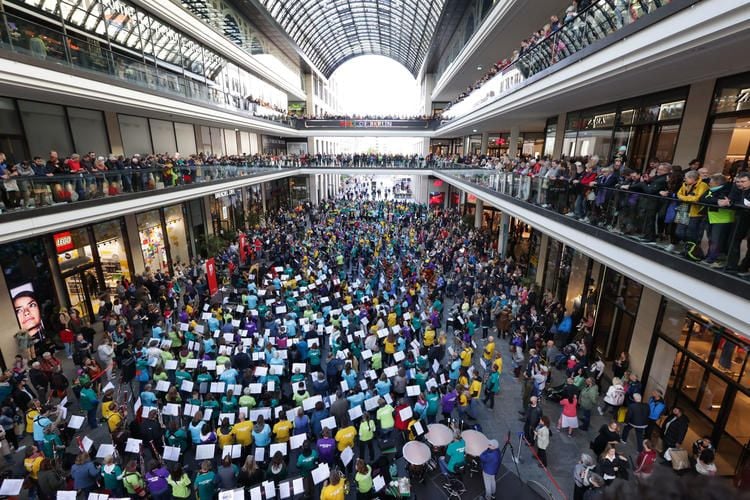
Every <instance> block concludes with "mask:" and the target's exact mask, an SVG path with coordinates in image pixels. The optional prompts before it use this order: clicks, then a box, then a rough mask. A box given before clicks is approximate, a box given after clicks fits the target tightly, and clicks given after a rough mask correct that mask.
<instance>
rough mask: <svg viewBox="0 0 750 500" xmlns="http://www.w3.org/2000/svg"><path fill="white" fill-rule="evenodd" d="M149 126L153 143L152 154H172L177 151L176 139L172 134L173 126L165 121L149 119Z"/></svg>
mask: <svg viewBox="0 0 750 500" xmlns="http://www.w3.org/2000/svg"><path fill="white" fill-rule="evenodd" d="M148 122H149V125H150V126H151V140H152V141H153V143H154V152H156V153H167V154H168V155H171V154H174V152H175V151H177V142H176V141H177V139H176V137H175V134H174V125H173V124H172V122H168V121H165V120H154V119H149V121H148Z"/></svg>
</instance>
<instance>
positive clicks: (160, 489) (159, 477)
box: [146, 460, 172, 500]
mask: <svg viewBox="0 0 750 500" xmlns="http://www.w3.org/2000/svg"><path fill="white" fill-rule="evenodd" d="M168 477H169V471H168V470H167V468H166V467H165V466H164V465H163V464H162V463H161V462H160V461H156V460H152V461H151V463H150V464H149V470H148V472H146V486H147V487H148V491H149V493H151V500H170V499H171V498H172V496H171V493H172V490H171V488H170V487H169V483H168V482H167V478H168Z"/></svg>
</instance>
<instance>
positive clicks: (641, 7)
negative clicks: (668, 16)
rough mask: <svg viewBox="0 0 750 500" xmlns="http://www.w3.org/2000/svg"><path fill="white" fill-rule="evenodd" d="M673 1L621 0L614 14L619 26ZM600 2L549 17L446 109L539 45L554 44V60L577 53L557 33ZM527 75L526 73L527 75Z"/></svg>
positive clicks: (578, 3)
mask: <svg viewBox="0 0 750 500" xmlns="http://www.w3.org/2000/svg"><path fill="white" fill-rule="evenodd" d="M670 1H671V0H635V1H632V2H628V1H624V0H618V1H615V2H608V3H612V4H613V5H612V6H611V7H612V8H613V9H614V11H615V12H614V13H615V15H616V16H618V23H617V24H618V25H623V24H627V23H628V22H630V21H632V20H635V19H638V17H640V16H641V15H642V13H643V12H651V11H652V10H654V9H655V8H659V7H661V6H663V5H666V4H668V3H669V2H670ZM594 3H597V0H573V2H572V3H571V5H570V6H568V8H567V9H566V10H565V13H564V14H563V16H557V15H552V16H550V18H549V22H548V23H547V24H545V25H544V26H543V27H542V28H541V29H540V30H538V31H534V32H533V33H531V35H530V36H529V37H528V38H526V39H524V40H522V41H521V44H520V46H519V47H518V48H517V49H516V50H514V51H513V54H512V55H511V56H510V57H509V58H504V59H501V60H499V61H498V62H496V63H495V64H493V65H492V66H491V67H490V68H489V70H488V71H487V72H486V73H485V74H484V75H483V76H482V77H481V78H479V79H478V80H477V81H476V82H474V84H472V85H470V86H468V87H466V89H465V90H463V91H462V92H461V93H460V94H458V96H456V98H455V99H453V100H452V101H451V102H450V103H449V104H448V105H447V106H446V107H445V109H444V110H443V111H447V110H448V109H450V107H451V106H454V105H456V104H457V103H459V102H461V101H463V100H464V99H466V98H467V97H468V96H469V95H470V94H471V93H472V92H474V91H475V90H478V89H479V88H481V87H482V86H483V85H484V84H485V83H486V82H488V81H489V80H491V79H492V78H493V77H494V76H495V75H497V74H499V73H502V72H503V71H504V70H505V69H507V68H508V67H510V66H512V65H513V64H515V63H516V62H517V61H518V60H519V59H520V58H521V57H523V55H524V54H526V53H528V52H529V51H531V50H532V49H534V48H535V47H537V46H539V45H540V44H543V43H549V44H550V50H549V54H550V58H551V59H550V63H551V64H554V63H555V62H557V61H559V60H561V59H563V58H564V57H566V55H568V54H569V53H571V52H573V51H572V50H571V49H572V48H573V47H567V46H566V45H565V43H564V42H562V41H554V40H553V39H552V37H553V35H554V34H555V33H557V32H558V31H559V30H560V29H561V28H562V27H563V26H565V25H568V24H570V23H573V22H574V21H575V20H576V19H577V18H578V16H579V15H580V14H582V13H583V12H584V11H585V10H586V9H588V8H589V7H590V6H591V5H592V4H594ZM524 76H526V75H524Z"/></svg>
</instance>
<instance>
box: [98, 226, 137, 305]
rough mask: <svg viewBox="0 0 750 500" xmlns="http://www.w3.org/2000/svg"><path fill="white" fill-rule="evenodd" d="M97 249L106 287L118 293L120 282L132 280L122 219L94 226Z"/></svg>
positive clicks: (111, 291)
mask: <svg viewBox="0 0 750 500" xmlns="http://www.w3.org/2000/svg"><path fill="white" fill-rule="evenodd" d="M94 238H95V239H96V249H97V251H98V252H99V260H100V262H101V266H102V274H103V275H104V284H105V287H106V288H107V289H108V290H109V292H110V293H116V291H117V285H118V282H120V281H122V280H123V279H128V280H129V279H131V275H130V266H129V265H128V253H127V252H128V249H127V245H126V244H125V240H124V239H123V237H122V223H121V220H120V219H116V220H112V221H107V222H102V223H101V224H95V225H94Z"/></svg>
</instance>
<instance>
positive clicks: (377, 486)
mask: <svg viewBox="0 0 750 500" xmlns="http://www.w3.org/2000/svg"><path fill="white" fill-rule="evenodd" d="M372 487H373V489H374V490H375V491H380V490H382V489H383V488H384V487H385V479H383V476H375V477H374V478H372Z"/></svg>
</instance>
